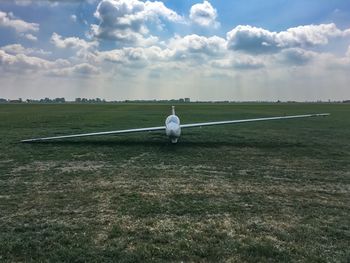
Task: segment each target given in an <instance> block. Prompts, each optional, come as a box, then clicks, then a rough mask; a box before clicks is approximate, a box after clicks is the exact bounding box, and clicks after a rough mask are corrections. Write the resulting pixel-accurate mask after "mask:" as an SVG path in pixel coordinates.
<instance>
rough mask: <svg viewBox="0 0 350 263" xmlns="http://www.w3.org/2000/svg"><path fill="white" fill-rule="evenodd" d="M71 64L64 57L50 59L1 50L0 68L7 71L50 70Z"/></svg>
mask: <svg viewBox="0 0 350 263" xmlns="http://www.w3.org/2000/svg"><path fill="white" fill-rule="evenodd" d="M17 48H18V47H17ZM69 64H70V63H69V62H68V61H67V60H63V59H58V60H55V61H49V60H46V59H42V58H38V57H34V56H27V55H25V54H9V53H7V52H5V51H4V50H0V69H2V70H5V71H15V72H25V71H37V70H48V69H52V68H58V67H65V66H68V65H69Z"/></svg>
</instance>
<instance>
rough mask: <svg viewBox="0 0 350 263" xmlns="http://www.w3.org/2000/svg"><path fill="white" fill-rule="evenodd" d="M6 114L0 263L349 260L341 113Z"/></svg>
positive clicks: (131, 110)
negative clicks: (176, 126)
mask: <svg viewBox="0 0 350 263" xmlns="http://www.w3.org/2000/svg"><path fill="white" fill-rule="evenodd" d="M170 108H171V105H160V104H153V105H152V104H117V105H106V104H101V105H88V104H80V105H79V104H64V105H25V104H18V105H9V104H2V105H1V104H0V138H1V140H0V261H1V262H23V261H25V262H30V261H33V262H40V261H74V262H84V261H95V262H101V261H110V262H116V261H120V262H135V261H140V262H145V261H148V262H162V261H175V262H179V261H185V262H188V261H190V262H198V261H202V262H203V261H204V262H206V261H213V262H218V261H226V262H296V261H299V262H349V261H350V245H349V240H350V224H349V222H350V118H349V116H350V105H349V104H347V105H346V104H226V105H225V104H223V105H221V104H184V105H177V107H176V113H177V115H178V116H179V117H180V118H181V121H182V123H190V122H204V121H219V120H230V119H242V118H255V117H265V116H266V117H267V116H280V115H294V114H304V113H322V112H329V113H331V116H330V117H326V118H323V117H322V118H308V119H296V120H285V121H270V122H261V123H248V124H238V125H226V126H216V127H203V128H193V129H184V130H183V131H182V137H181V138H180V140H179V143H178V144H177V145H172V144H170V143H169V142H168V139H167V137H166V136H165V134H164V133H162V132H152V133H144V134H143V133H139V134H133V135H132V134H129V135H119V136H102V137H90V138H81V139H67V140H61V141H55V142H53V141H52V142H46V143H32V144H21V143H19V140H21V139H28V138H33V137H41V136H55V135H60V134H71V133H85V132H98V131H108V130H117V129H124V128H141V127H151V126H159V125H162V124H163V123H164V120H165V118H166V116H167V115H169V113H170Z"/></svg>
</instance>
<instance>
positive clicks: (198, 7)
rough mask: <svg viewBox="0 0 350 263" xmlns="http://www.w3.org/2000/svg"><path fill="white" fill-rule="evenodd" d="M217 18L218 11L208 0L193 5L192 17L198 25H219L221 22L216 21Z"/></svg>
mask: <svg viewBox="0 0 350 263" xmlns="http://www.w3.org/2000/svg"><path fill="white" fill-rule="evenodd" d="M216 18H217V11H216V9H215V8H214V7H213V6H212V5H211V4H210V3H209V2H208V1H204V2H203V3H201V4H195V5H193V6H192V7H191V10H190V19H191V20H192V22H193V23H195V24H197V25H200V26H203V27H214V28H215V27H218V26H219V23H218V22H217V21H216Z"/></svg>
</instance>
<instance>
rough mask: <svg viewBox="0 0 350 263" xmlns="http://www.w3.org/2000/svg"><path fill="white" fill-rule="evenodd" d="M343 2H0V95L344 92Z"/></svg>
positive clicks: (256, 96)
mask: <svg viewBox="0 0 350 263" xmlns="http://www.w3.org/2000/svg"><path fill="white" fill-rule="evenodd" d="M349 73H350V1H349V0H332V1H331V0H329V1H326V0H324V1H322V0H308V1H305V0H293V1H292V0H289V1H287V0H269V1H261V0H235V1H223V0H221V1H219V0H211V1H192V0H163V1H153V0H148V1H139V0H70V1H69V0H61V1H55V0H51V1H49V0H47V1H37V0H13V1H10V0H8V1H6V0H4V1H1V2H0V97H4V98H12V99H14V98H19V97H22V98H34V99H35V98H42V97H50V98H54V97H65V98H66V99H74V98H75V97H87V98H94V97H100V98H106V99H113V100H124V99H171V98H182V97H190V98H191V99H192V100H278V99H280V100H299V101H304V100H319V99H322V100H328V99H331V100H343V99H350V74H349Z"/></svg>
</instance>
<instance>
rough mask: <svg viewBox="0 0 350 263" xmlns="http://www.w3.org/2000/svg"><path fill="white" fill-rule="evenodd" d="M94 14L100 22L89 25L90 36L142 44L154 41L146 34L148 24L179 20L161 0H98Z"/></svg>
mask: <svg viewBox="0 0 350 263" xmlns="http://www.w3.org/2000/svg"><path fill="white" fill-rule="evenodd" d="M95 17H96V18H98V19H99V20H100V24H99V25H91V32H92V35H93V36H94V37H96V38H99V39H109V40H116V41H118V42H120V43H121V44H124V43H128V44H135V43H142V44H145V43H147V42H152V41H151V40H156V39H155V38H154V37H153V36H149V37H148V35H149V29H148V23H154V24H157V25H161V20H162V19H163V20H167V21H171V22H182V21H183V18H182V17H181V16H179V15H178V14H177V13H176V12H175V11H173V10H171V9H169V8H167V7H166V6H165V5H164V3H163V2H158V1H155V2H151V1H146V2H142V1H138V0H102V1H101V2H100V3H99V5H98V7H97V10H96V12H95ZM153 43H154V41H153ZM153 43H151V44H153Z"/></svg>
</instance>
